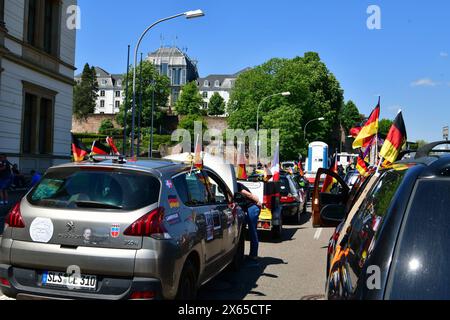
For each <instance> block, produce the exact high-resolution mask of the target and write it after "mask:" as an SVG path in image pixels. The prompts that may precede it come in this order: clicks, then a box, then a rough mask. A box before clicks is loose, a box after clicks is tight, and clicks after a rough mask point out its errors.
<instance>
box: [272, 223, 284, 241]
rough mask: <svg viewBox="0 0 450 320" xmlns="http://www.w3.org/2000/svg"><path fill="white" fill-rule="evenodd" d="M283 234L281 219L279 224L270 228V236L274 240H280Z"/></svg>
mask: <svg viewBox="0 0 450 320" xmlns="http://www.w3.org/2000/svg"><path fill="white" fill-rule="evenodd" d="M282 235H283V220H281V221H280V225H279V226H274V227H273V229H272V238H273V239H275V240H281V238H282Z"/></svg>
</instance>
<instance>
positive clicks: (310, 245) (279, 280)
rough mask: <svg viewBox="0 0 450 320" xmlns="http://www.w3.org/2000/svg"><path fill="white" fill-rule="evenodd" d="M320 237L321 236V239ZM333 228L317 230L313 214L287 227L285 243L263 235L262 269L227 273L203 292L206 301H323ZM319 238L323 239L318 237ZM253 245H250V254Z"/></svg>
mask: <svg viewBox="0 0 450 320" xmlns="http://www.w3.org/2000/svg"><path fill="white" fill-rule="evenodd" d="M319 235H320V236H319ZM331 235H332V229H324V230H322V231H321V232H320V231H319V232H318V230H317V229H313V228H312V225H311V221H310V214H308V215H307V216H305V217H304V222H303V224H302V225H300V226H298V225H287V226H285V230H284V234H283V241H282V242H275V241H272V240H271V238H270V236H269V235H267V234H266V235H265V234H262V235H261V238H262V239H261V244H260V257H261V260H260V267H250V266H244V268H242V270H241V271H240V272H237V273H235V272H224V273H223V274H221V275H219V276H218V277H217V278H216V279H214V280H212V281H211V282H210V283H208V284H206V285H205V286H204V287H203V288H201V289H200V293H199V298H200V299H203V300H224V299H229V300H321V299H323V298H324V291H325V289H324V288H325V269H326V253H327V246H328V241H329V239H330V237H331ZM318 236H319V237H318ZM249 246H250V243H249V242H247V243H246V252H247V253H248V250H249Z"/></svg>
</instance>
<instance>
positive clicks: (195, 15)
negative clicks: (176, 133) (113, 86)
mask: <svg viewBox="0 0 450 320" xmlns="http://www.w3.org/2000/svg"><path fill="white" fill-rule="evenodd" d="M204 15H205V14H204V13H203V11H202V10H193V11H187V12H183V13H179V14H176V15H174V16H170V17H167V18H163V19H160V20H158V21H156V22H155V23H153V24H152V25H150V26H149V27H148V28H147V29H145V31H144V32H143V33H142V35H141V36H140V37H139V39H138V42H137V45H136V48H135V50H134V65H133V107H132V120H131V157H134V137H135V124H136V123H135V122H136V120H135V117H136V67H137V56H138V52H139V46H140V45H141V42H142V40H143V39H144V37H145V35H146V34H147V33H148V32H149V31H150V29H152V28H153V27H154V26H156V25H158V24H160V23H161V22H164V21H167V20H172V19H175V18H178V17H182V16H185V17H186V18H187V19H194V18H199V17H203V16H204ZM152 129H153V128H152Z"/></svg>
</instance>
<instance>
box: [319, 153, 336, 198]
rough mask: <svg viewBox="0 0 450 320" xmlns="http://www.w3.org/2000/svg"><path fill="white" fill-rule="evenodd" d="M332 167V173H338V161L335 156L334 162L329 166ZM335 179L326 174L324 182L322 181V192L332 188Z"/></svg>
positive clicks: (329, 190)
mask: <svg viewBox="0 0 450 320" xmlns="http://www.w3.org/2000/svg"><path fill="white" fill-rule="evenodd" d="M331 167H332V169H331V170H332V171H333V172H334V173H338V161H337V156H336V159H334V164H333V165H332V166H331ZM336 182H337V181H336V179H334V178H333V177H332V176H328V175H327V177H326V179H325V181H324V183H323V187H322V193H330V192H331V189H332V188H333V185H334V184H335V183H336Z"/></svg>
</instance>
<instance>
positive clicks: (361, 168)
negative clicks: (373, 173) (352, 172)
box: [356, 156, 369, 177]
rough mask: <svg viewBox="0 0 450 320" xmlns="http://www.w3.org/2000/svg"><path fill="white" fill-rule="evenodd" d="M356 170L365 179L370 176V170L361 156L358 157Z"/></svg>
mask: <svg viewBox="0 0 450 320" xmlns="http://www.w3.org/2000/svg"><path fill="white" fill-rule="evenodd" d="M356 169H357V170H358V172H359V174H360V175H362V176H363V177H366V176H367V175H368V174H369V168H368V167H367V163H366V161H364V159H363V158H361V156H359V157H358V162H357V164H356Z"/></svg>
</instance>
